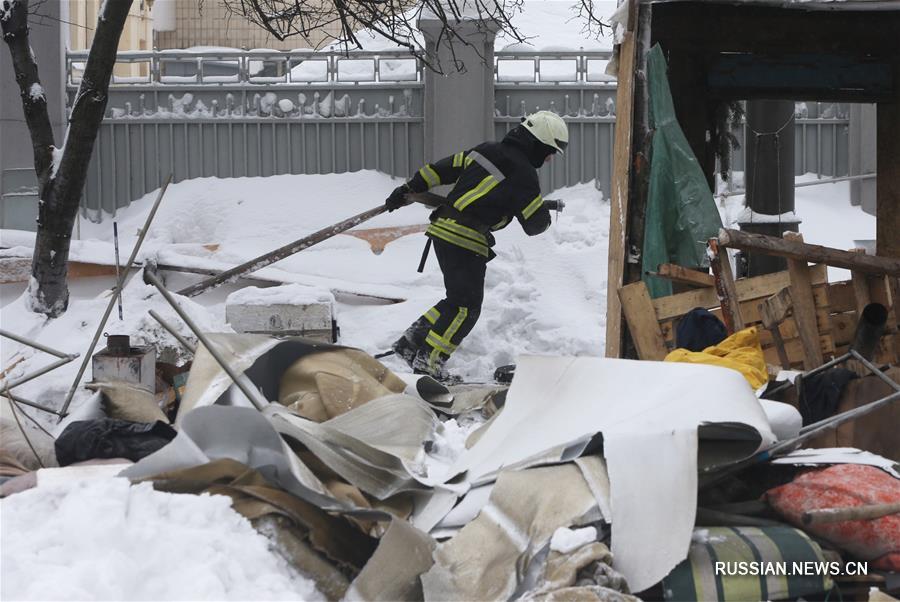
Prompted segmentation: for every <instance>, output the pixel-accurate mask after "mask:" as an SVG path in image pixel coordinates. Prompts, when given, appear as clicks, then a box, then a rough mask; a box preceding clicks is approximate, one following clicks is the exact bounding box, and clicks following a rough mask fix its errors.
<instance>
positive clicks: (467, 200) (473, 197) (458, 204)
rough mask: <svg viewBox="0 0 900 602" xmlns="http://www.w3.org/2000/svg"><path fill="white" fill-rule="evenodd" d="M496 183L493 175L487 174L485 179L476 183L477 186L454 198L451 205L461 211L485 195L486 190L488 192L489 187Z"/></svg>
mask: <svg viewBox="0 0 900 602" xmlns="http://www.w3.org/2000/svg"><path fill="white" fill-rule="evenodd" d="M497 184H499V182H497V180H496V179H494V176H487V177H486V178H485V179H483V180H482V181H481V182H479V183H478V186H476V187H475V188H473V189H472V190H470V191H469V192H467V193H465V194H464V195H462V196H461V197H459V198H458V199H456V201H454V203H453V207H454V208H455V209H456V210H457V211H462V210H463V209H465V208H466V207H468V206H469V205H471V204H472V203H474V202H475V201H477V200H478V199H480V198H481V197H483V196H484V195H486V194H487V193H488V192H490V191H491V189H492V188H494V186H496V185H497Z"/></svg>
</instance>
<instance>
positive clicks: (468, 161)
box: [463, 157, 475, 167]
mask: <svg viewBox="0 0 900 602" xmlns="http://www.w3.org/2000/svg"><path fill="white" fill-rule="evenodd" d="M474 160H475V159H473V158H472V157H466V160H465V161H463V164H464V165H465V166H466V167H468V166H469V165H471V164H472V161H474Z"/></svg>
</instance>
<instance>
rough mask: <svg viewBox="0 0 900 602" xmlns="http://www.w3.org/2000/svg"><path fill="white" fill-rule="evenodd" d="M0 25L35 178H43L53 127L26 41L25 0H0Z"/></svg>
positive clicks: (46, 174) (50, 153)
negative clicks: (20, 108) (29, 135)
mask: <svg viewBox="0 0 900 602" xmlns="http://www.w3.org/2000/svg"><path fill="white" fill-rule="evenodd" d="M0 28H2V31H3V40H4V41H5V42H6V44H7V45H8V46H9V53H10V55H11V57H12V63H13V71H14V72H15V75H16V83H18V84H19V93H20V95H21V97H22V108H23V110H24V112H25V123H26V125H27V126H28V131H29V132H30V133H31V146H32V149H33V151H34V167H35V172H36V173H37V177H38V181H40V182H44V181H46V180H47V179H48V178H49V177H50V168H51V166H52V164H53V148H54V141H53V128H52V126H51V125H50V114H49V113H48V112H47V96H46V95H45V94H44V88H43V86H41V80H40V77H38V67H37V63H36V62H35V60H34V54H33V53H32V52H31V46H30V45H29V43H28V0H0Z"/></svg>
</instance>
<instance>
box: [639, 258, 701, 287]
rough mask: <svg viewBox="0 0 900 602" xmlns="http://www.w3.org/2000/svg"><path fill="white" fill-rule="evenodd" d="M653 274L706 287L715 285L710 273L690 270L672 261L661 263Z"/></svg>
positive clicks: (682, 282)
mask: <svg viewBox="0 0 900 602" xmlns="http://www.w3.org/2000/svg"><path fill="white" fill-rule="evenodd" d="M653 274H654V275H655V276H659V277H660V278H666V279H668V280H671V281H672V282H678V283H681V284H688V285H691V286H699V287H707V286H715V285H716V281H715V278H714V277H713V276H711V275H710V274H708V273H705V272H698V271H697V270H691V269H688V268H686V267H684V266H681V265H676V264H674V263H663V264H661V265H660V266H659V268H658V269H657V270H656V272H654V273H653Z"/></svg>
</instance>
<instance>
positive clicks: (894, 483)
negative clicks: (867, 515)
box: [766, 464, 900, 571]
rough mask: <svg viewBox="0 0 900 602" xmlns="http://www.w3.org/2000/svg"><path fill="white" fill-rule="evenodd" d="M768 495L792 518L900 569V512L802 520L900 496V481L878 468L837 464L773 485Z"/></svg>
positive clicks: (857, 554) (855, 552)
mask: <svg viewBox="0 0 900 602" xmlns="http://www.w3.org/2000/svg"><path fill="white" fill-rule="evenodd" d="M766 498H767V499H768V501H769V504H770V505H771V506H772V508H774V509H775V511H776V512H777V513H778V514H780V515H781V516H783V517H784V518H785V519H786V520H787V521H788V522H790V523H791V524H793V525H795V526H796V527H798V528H800V529H803V530H804V531H806V532H807V533H810V534H813V535H815V536H817V537H819V538H821V539H824V540H826V541H829V542H831V543H832V544H834V545H835V546H836V547H837V548H839V549H842V550H846V551H847V552H849V553H850V554H852V555H853V556H855V557H857V558H859V559H861V560H869V561H872V562H871V563H870V566H871V567H872V568H877V569H882V570H887V571H897V570H900V514H892V515H889V516H883V517H881V518H877V519H873V520H852V521H844V522H839V523H819V524H813V525H804V524H803V522H802V520H801V517H802V516H803V513H804V512H807V511H809V510H817V509H820V508H850V507H852V506H868V505H872V504H890V503H895V502H897V501H900V480H898V479H896V478H894V477H893V476H891V475H889V474H888V473H886V472H885V471H883V470H881V469H880V468H875V467H874V466H865V465H861V464H837V465H835V466H830V467H828V468H825V469H821V470H812V471H809V472H806V473H804V474H802V475H800V476H798V477H797V478H795V479H794V480H793V481H792V482H790V483H788V484H787V485H782V486H781V487H776V488H774V489H770V490H769V491H768V492H766Z"/></svg>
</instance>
